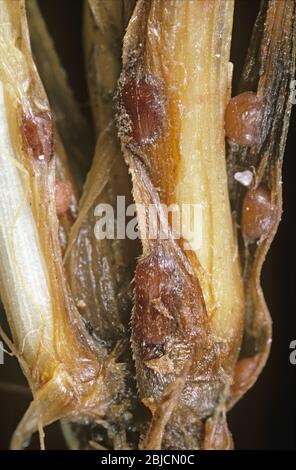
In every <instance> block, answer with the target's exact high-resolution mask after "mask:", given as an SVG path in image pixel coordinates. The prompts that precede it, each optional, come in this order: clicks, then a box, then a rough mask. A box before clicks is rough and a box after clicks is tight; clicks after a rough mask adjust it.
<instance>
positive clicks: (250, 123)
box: [225, 91, 264, 146]
mask: <svg viewBox="0 0 296 470" xmlns="http://www.w3.org/2000/svg"><path fill="white" fill-rule="evenodd" d="M263 109H264V106H263V101H262V99H261V98H259V97H258V96H257V95H256V93H253V92H252V91H246V92H244V93H241V94H240V95H237V96H234V97H233V98H231V100H230V101H229V103H228V106H227V108H226V112H225V133H226V136H227V137H228V139H230V140H231V141H232V142H234V143H236V144H238V145H246V146H252V145H256V144H259V143H260V141H261V139H262V117H263Z"/></svg>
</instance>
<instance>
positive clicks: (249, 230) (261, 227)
mask: <svg viewBox="0 0 296 470" xmlns="http://www.w3.org/2000/svg"><path fill="white" fill-rule="evenodd" d="M275 215H276V214H275V206H274V205H273V204H272V202H271V195H270V192H269V191H268V190H267V189H266V188H264V187H263V186H258V187H257V188H256V189H250V190H249V191H248V192H247V193H246V195H245V198H244V202H243V209H242V220H241V228H242V232H243V234H244V236H245V237H246V238H248V239H249V240H250V241H255V240H258V239H261V240H262V239H264V238H266V237H267V235H268V234H269V232H270V230H271V228H272V226H273V224H274V222H275Z"/></svg>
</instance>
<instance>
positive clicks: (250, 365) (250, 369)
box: [231, 354, 260, 396]
mask: <svg viewBox="0 0 296 470" xmlns="http://www.w3.org/2000/svg"><path fill="white" fill-rule="evenodd" d="M259 360H260V355H259V354H258V355H256V356H253V357H245V358H244V359H240V360H239V361H238V362H237V364H236V367H235V371H234V378H233V384H232V386H231V394H232V395H233V396H235V395H239V394H240V393H242V391H243V390H244V389H245V387H246V385H247V384H248V382H250V381H251V380H252V376H253V374H254V373H255V372H256V369H257V366H258V361H259Z"/></svg>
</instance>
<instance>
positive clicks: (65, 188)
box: [55, 181, 73, 215]
mask: <svg viewBox="0 0 296 470" xmlns="http://www.w3.org/2000/svg"><path fill="white" fill-rule="evenodd" d="M72 195H73V189H72V185H71V183H70V182H69V181H58V182H57V183H56V185H55V201H56V212H57V215H62V214H64V213H65V212H67V210H68V209H69V207H70V204H71V198H72Z"/></svg>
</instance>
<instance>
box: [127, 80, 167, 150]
mask: <svg viewBox="0 0 296 470" xmlns="http://www.w3.org/2000/svg"><path fill="white" fill-rule="evenodd" d="M121 96H122V102H123V105H124V108H125V110H126V112H127V114H128V116H129V118H130V124H131V131H130V135H131V137H132V138H133V139H134V140H135V141H136V142H137V143H138V144H140V145H145V144H150V143H152V142H154V140H155V139H156V138H157V137H158V136H159V134H160V130H161V128H162V124H163V118H164V98H163V95H162V90H161V86H160V84H159V83H157V81H156V80H155V79H154V78H152V77H151V76H146V77H144V78H140V79H132V80H129V81H128V82H126V83H125V85H124V86H123V89H122V91H121Z"/></svg>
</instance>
